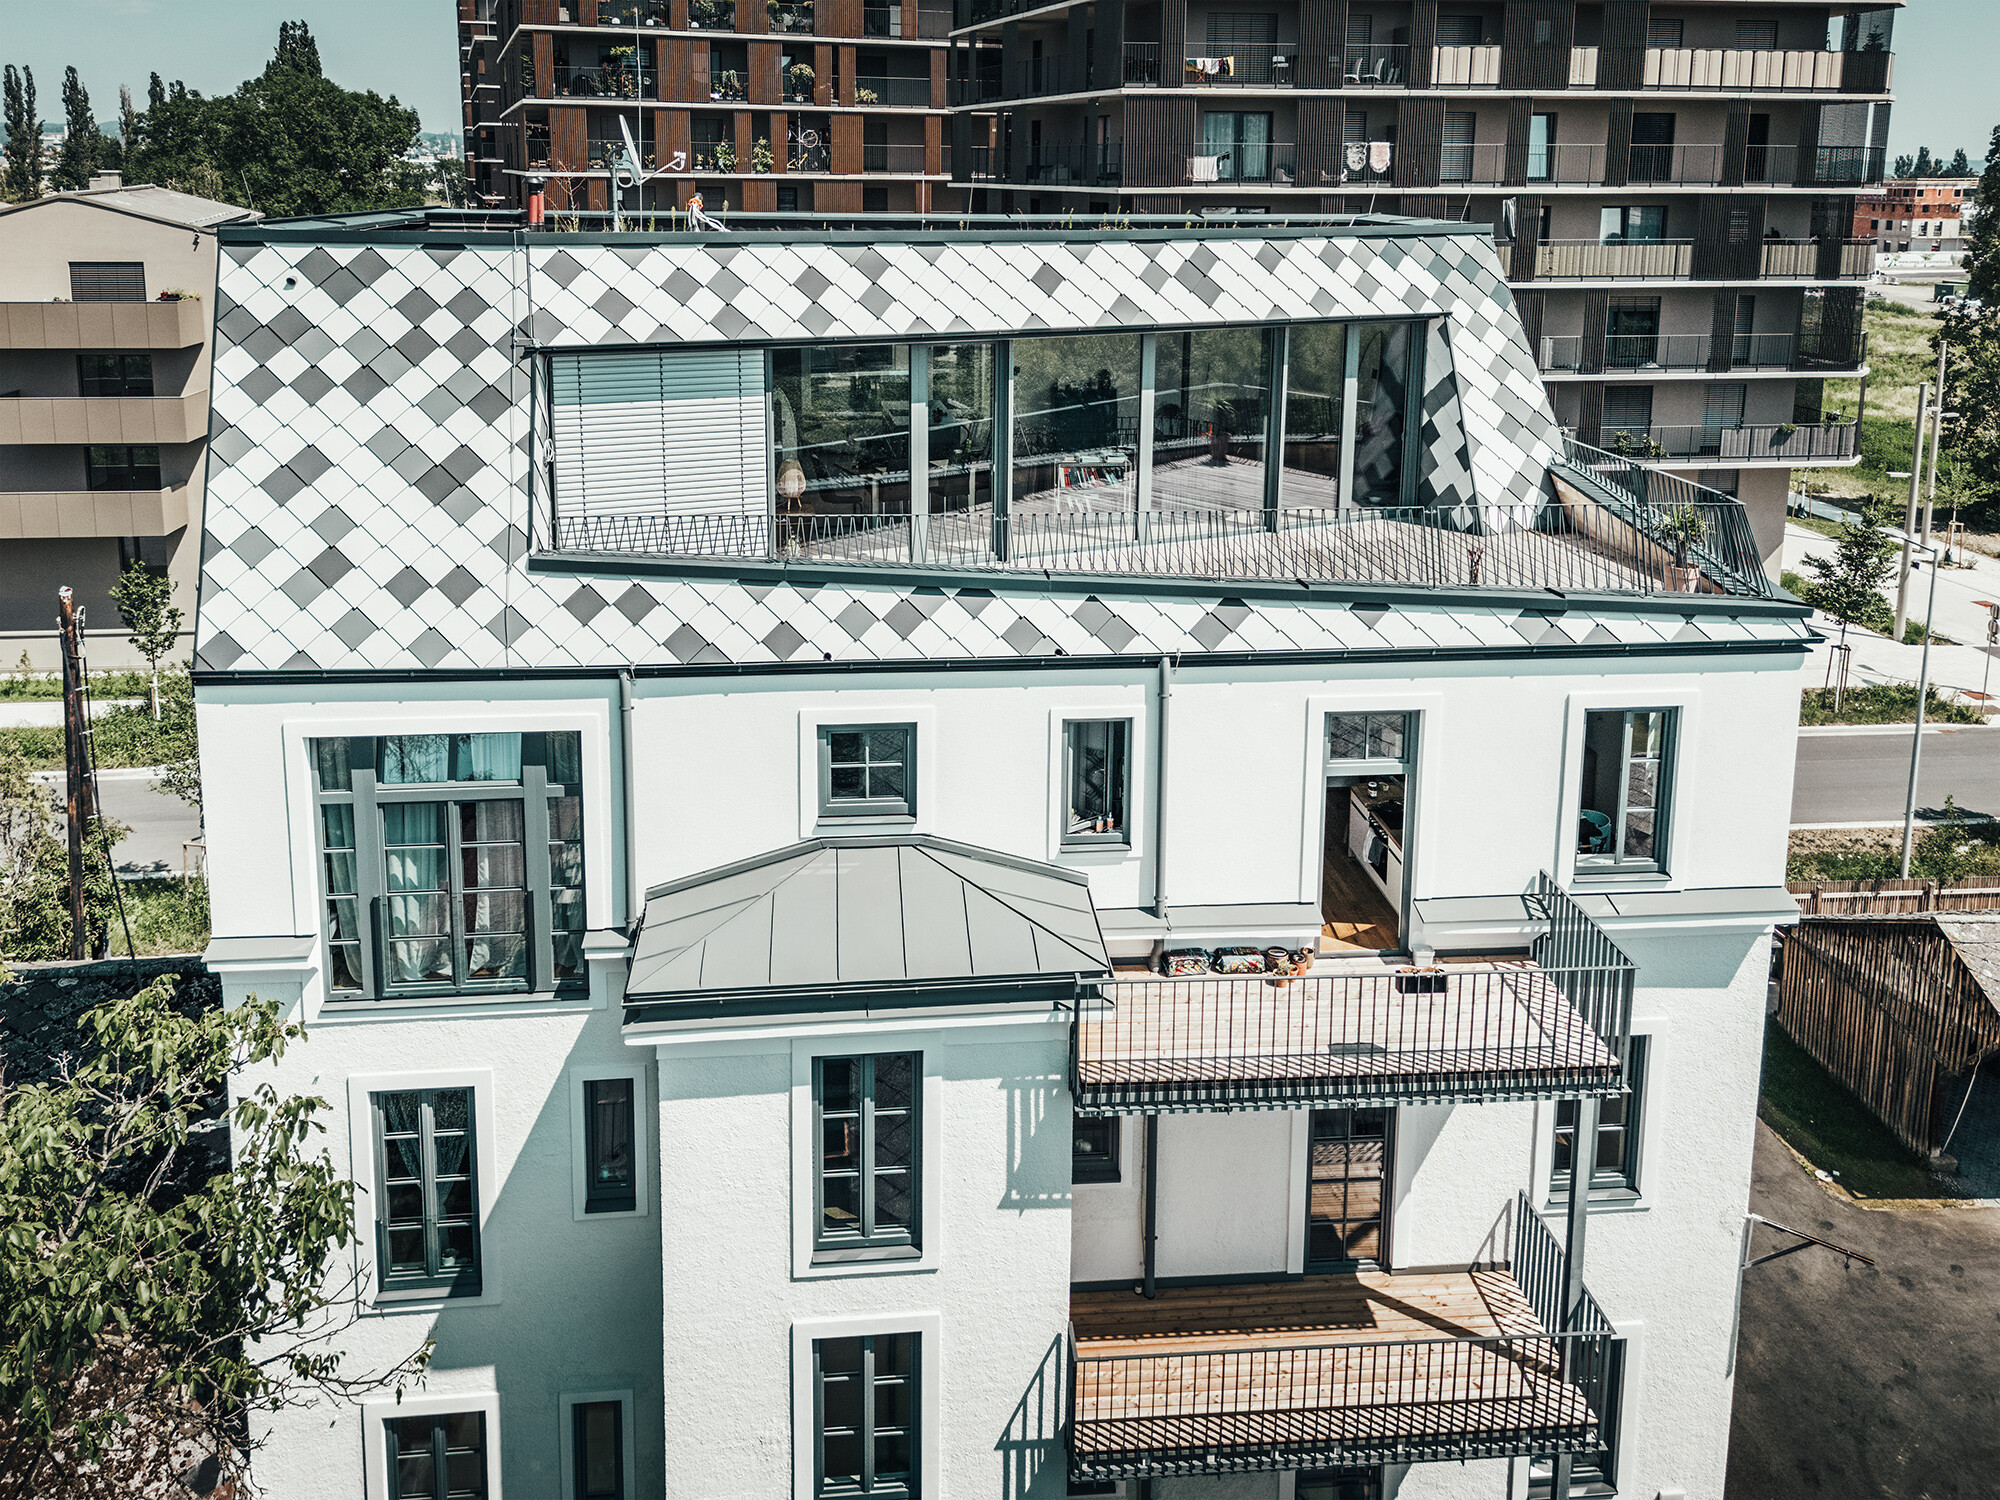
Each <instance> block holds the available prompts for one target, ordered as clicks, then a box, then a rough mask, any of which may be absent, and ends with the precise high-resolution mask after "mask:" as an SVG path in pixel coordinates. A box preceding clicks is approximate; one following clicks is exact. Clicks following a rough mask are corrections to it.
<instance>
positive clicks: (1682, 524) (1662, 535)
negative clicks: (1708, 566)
mask: <svg viewBox="0 0 2000 1500" xmlns="http://www.w3.org/2000/svg"><path fill="white" fill-rule="evenodd" d="M1655 534H1656V535H1657V536H1658V537H1659V539H1660V540H1661V541H1663V542H1670V543H1672V544H1673V549H1674V560H1673V561H1672V562H1671V563H1669V564H1668V565H1667V578H1666V582H1667V589H1668V592H1670V593H1675V594H1692V593H1693V592H1694V591H1695V590H1696V589H1697V588H1698V587H1699V586H1700V579H1701V569H1700V568H1697V567H1695V566H1694V565H1693V564H1692V563H1690V562H1689V561H1688V548H1690V547H1693V546H1697V545H1699V544H1700V542H1701V541H1702V540H1703V539H1704V538H1706V537H1707V535H1708V517H1707V516H1705V515H1703V514H1702V513H1701V511H1700V510H1698V509H1697V508H1696V507H1694V506H1692V505H1679V506H1676V507H1674V508H1673V509H1672V510H1670V511H1668V512H1667V513H1666V514H1665V515H1664V516H1662V517H1661V519H1660V524H1659V527H1658V529H1657V531H1656V533H1655Z"/></svg>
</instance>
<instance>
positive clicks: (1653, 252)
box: [1535, 240, 1694, 281]
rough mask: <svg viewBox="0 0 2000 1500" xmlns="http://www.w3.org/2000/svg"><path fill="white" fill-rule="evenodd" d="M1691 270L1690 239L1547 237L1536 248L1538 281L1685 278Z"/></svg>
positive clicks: (1691, 249) (1692, 261)
mask: <svg viewBox="0 0 2000 1500" xmlns="http://www.w3.org/2000/svg"><path fill="white" fill-rule="evenodd" d="M1693 271H1694V241H1693V240H1650V241H1645V242H1642V243H1637V244H1617V245H1605V244H1600V243H1599V242H1598V241H1596V240H1547V241H1544V242H1543V243H1541V244H1539V245H1537V246H1536V247H1535V279H1536V280H1537V281H1685V280H1686V279H1687V278H1688V277H1689V276H1690V275H1692V274H1693Z"/></svg>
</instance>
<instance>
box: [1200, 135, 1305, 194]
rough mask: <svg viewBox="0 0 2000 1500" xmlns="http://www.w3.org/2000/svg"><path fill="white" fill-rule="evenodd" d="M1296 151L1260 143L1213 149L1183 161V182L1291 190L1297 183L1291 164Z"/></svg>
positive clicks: (1274, 143) (1290, 146) (1288, 146)
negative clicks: (1229, 183) (1239, 184)
mask: <svg viewBox="0 0 2000 1500" xmlns="http://www.w3.org/2000/svg"><path fill="white" fill-rule="evenodd" d="M1297 160H1298V147H1297V146H1296V145H1295V144H1294V143H1293V142H1291V141H1262V142H1258V143H1256V144H1254V145H1240V146H1231V147H1229V148H1227V149H1226V150H1224V149H1216V150H1215V151H1213V153H1212V154H1205V155H1202V156H1190V157H1189V158H1188V159H1187V180H1188V181H1189V182H1191V183H1197V184H1199V183H1208V182H1223V183H1227V182H1248V183H1257V184H1261V185H1266V186H1270V187H1293V186H1295V185H1296V183H1297V180H1298V174H1297V171H1296V169H1295V167H1294V165H1293V164H1294V163H1295V162H1296V161H1297Z"/></svg>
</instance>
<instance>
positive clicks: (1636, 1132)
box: [1549, 1036, 1647, 1198]
mask: <svg viewBox="0 0 2000 1500" xmlns="http://www.w3.org/2000/svg"><path fill="white" fill-rule="evenodd" d="M1628 1047H1629V1050H1628V1052H1627V1053H1626V1057H1625V1082H1626V1085H1627V1088H1628V1090H1629V1091H1628V1092H1626V1093H1624V1094H1619V1095H1617V1096H1615V1097H1613V1098H1609V1099H1604V1100H1600V1101H1599V1103H1598V1106H1597V1110H1598V1114H1597V1144H1596V1147H1595V1149H1594V1150H1593V1151H1592V1152H1591V1167H1590V1195H1591V1197H1593V1198H1600V1197H1634V1198H1636V1197H1637V1196H1638V1195H1639V1175H1640V1167H1641V1165H1642V1163H1641V1162H1640V1159H1639V1145H1640V1136H1641V1133H1642V1132H1643V1130H1644V1128H1645V1109H1646V1060H1647V1059H1646V1049H1647V1038H1646V1037H1644V1036H1635V1037H1633V1038H1631V1040H1630V1042H1629V1043H1628ZM1578 1113H1579V1111H1578V1107H1577V1101H1576V1100H1574V1099H1559V1100H1557V1101H1556V1118H1555V1149H1554V1151H1553V1153H1552V1156H1551V1164H1550V1172H1549V1196H1550V1197H1551V1198H1567V1197H1568V1196H1569V1195H1570V1191H1571V1185H1572V1172H1573V1165H1572V1164H1573V1163H1574V1162H1575V1160H1576V1126H1577V1117H1578ZM1607 1155H1608V1156H1609V1157H1610V1158H1611V1160H1610V1162H1609V1164H1608V1165H1607V1164H1606V1161H1605V1158H1606V1157H1607Z"/></svg>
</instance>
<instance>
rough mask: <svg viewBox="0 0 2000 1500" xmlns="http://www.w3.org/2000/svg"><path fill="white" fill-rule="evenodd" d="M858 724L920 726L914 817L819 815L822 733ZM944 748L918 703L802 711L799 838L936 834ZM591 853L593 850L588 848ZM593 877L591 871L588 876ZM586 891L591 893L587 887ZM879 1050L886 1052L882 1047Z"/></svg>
mask: <svg viewBox="0 0 2000 1500" xmlns="http://www.w3.org/2000/svg"><path fill="white" fill-rule="evenodd" d="M856 724H914V725H916V745H915V746H914V748H913V750H912V754H914V755H915V756H916V761H917V778H916V786H915V788H914V789H913V791H914V794H915V797H916V804H917V805H916V810H915V814H914V816H894V817H884V818H871V817H861V818H822V817H821V816H820V814H819V732H820V730H821V729H822V728H826V727H829V726H831V727H833V728H838V729H845V728H849V727H851V726H853V725H856ZM941 748H942V747H940V746H939V744H938V738H937V710H936V709H935V708H931V707H928V706H920V705H917V704H903V703H896V702H894V701H892V700H884V699H877V700H875V701H873V702H871V703H869V704H867V705H866V706H861V705H858V704H853V703H845V702H843V703H837V704H828V705H826V706H824V707H819V708H812V707H807V708H802V709H800V710H799V837H800V838H801V839H810V838H826V837H834V838H840V837H849V836H857V835H865V834H870V833H931V832H933V831H935V829H936V825H937V781H938V771H937V768H938V762H939V761H940V759H941V758H942V757H941V754H940V751H941ZM585 852H586V854H587V853H588V846H587V845H586V850H585ZM585 873H586V874H588V870H586V872H585ZM586 889H588V888H587V887H586ZM874 1050H877V1051H879V1050H881V1049H880V1048H876V1049H874Z"/></svg>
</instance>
